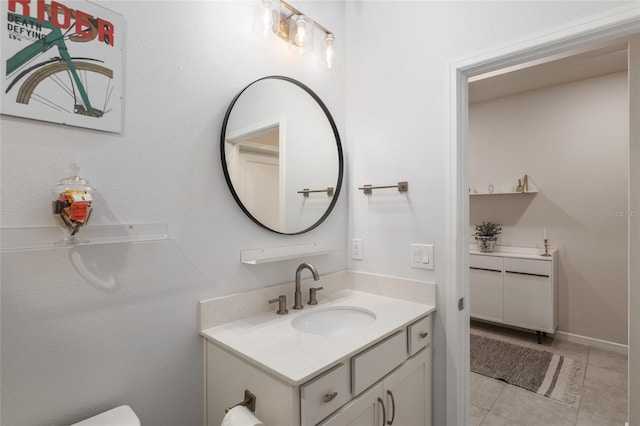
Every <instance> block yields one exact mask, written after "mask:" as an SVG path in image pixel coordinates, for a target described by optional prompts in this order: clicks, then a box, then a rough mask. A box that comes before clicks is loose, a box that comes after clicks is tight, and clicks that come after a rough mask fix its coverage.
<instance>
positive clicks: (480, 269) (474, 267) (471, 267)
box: [469, 266, 502, 272]
mask: <svg viewBox="0 0 640 426" xmlns="http://www.w3.org/2000/svg"><path fill="white" fill-rule="evenodd" d="M469 269H475V270H476V271H489V272H502V271H501V270H500V269H490V268H478V267H477V266H469Z"/></svg>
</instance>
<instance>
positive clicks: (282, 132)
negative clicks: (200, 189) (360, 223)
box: [220, 76, 343, 234]
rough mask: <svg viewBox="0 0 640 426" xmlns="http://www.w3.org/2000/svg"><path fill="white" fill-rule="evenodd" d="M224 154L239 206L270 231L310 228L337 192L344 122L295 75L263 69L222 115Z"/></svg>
mask: <svg viewBox="0 0 640 426" xmlns="http://www.w3.org/2000/svg"><path fill="white" fill-rule="evenodd" d="M220 155H221V158H222V167H223V169H224V175H225V179H226V180H227V184H228V185H229V189H230V190H231V193H232V194H233V197H234V198H235V200H236V202H237V203H238V205H239V206H240V208H241V209H242V210H243V211H244V212H245V213H246V214H247V215H248V216H249V217H250V218H251V219H252V220H253V221H254V222H256V223H257V224H258V225H260V226H262V227H264V228H267V229H269V230H271V231H274V232H277V233H280V234H300V233H303V232H306V231H309V230H311V229H313V228H315V227H316V226H318V225H319V224H320V223H322V221H324V220H325V219H326V218H327V216H328V215H329V213H330V212H331V210H332V209H333V207H334V205H335V203H336V201H337V199H338V194H339V193H340V186H341V184H342V174H343V158H342V146H341V144H340V136H339V135H338V129H337V128H336V125H335V122H334V121H333V118H332V117H331V114H330V112H329V110H328V109H327V107H326V106H325V105H324V103H323V102H322V100H321V99H320V98H319V97H318V96H317V95H316V94H315V93H314V92H313V91H312V90H311V89H309V88H308V87H307V86H305V85H304V84H302V83H300V82H299V81H296V80H293V79H291V78H288V77H282V76H270V77H264V78H261V79H259V80H256V81H254V82H253V83H251V84H249V85H248V86H247V87H245V88H244V89H243V90H242V91H241V92H240V93H238V95H237V96H236V97H235V98H234V100H233V101H232V102H231V105H230V106H229V109H228V110H227V114H226V116H225V119H224V124H223V126H222V134H221V140H220Z"/></svg>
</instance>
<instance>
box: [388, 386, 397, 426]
mask: <svg viewBox="0 0 640 426" xmlns="http://www.w3.org/2000/svg"><path fill="white" fill-rule="evenodd" d="M387 394H388V395H389V396H390V397H391V410H393V411H392V412H391V420H389V421H387V424H388V425H389V426H391V425H392V424H393V420H394V419H395V418H396V399H395V398H394V397H393V393H392V392H391V391H390V390H387Z"/></svg>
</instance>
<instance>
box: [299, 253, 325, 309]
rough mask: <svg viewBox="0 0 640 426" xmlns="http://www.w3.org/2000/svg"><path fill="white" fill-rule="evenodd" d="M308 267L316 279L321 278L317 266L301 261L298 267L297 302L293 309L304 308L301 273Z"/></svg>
mask: <svg viewBox="0 0 640 426" xmlns="http://www.w3.org/2000/svg"><path fill="white" fill-rule="evenodd" d="M303 269H308V270H310V271H311V273H312V274H313V279H314V281H318V280H319V279H320V275H318V271H317V270H316V267H315V266H313V265H312V264H310V263H301V264H300V266H298V269H296V294H295V303H294V305H293V309H302V308H303V306H302V292H301V291H300V275H302V270H303Z"/></svg>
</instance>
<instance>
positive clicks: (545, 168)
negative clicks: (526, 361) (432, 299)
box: [469, 72, 640, 344]
mask: <svg viewBox="0 0 640 426" xmlns="http://www.w3.org/2000/svg"><path fill="white" fill-rule="evenodd" d="M627 90H628V87H627V73H626V72H622V73H616V74H609V75H606V76H602V77H597V78H591V79H588V80H581V81H577V82H573V83H569V84H562V85H557V86H553V87H548V88H545V89H541V90H535V91H531V92H526V93H522V94H518V95H514V96H508V97H503V98H499V99H494V100H490V101H486V102H479V103H475V104H472V105H471V106H470V108H469V141H470V164H469V166H470V171H469V183H470V187H471V188H472V191H473V189H474V188H478V189H480V190H484V191H486V187H487V185H488V183H489V182H493V184H494V185H495V186H496V190H497V189H498V188H501V187H507V186H511V187H514V186H515V185H517V182H518V178H521V177H522V176H523V175H524V174H528V175H529V178H530V182H535V185H536V186H537V187H538V191H539V193H538V194H536V195H535V196H534V195H493V196H472V197H470V220H469V224H470V234H471V233H472V232H473V230H474V225H475V224H477V223H480V222H482V221H488V220H491V221H494V222H497V223H500V224H501V225H502V235H501V236H500V239H499V243H500V244H502V245H510V246H520V247H538V248H542V247H543V228H544V227H546V231H547V237H548V239H549V242H550V244H551V245H552V247H554V248H557V249H558V250H559V255H558V330H559V331H563V332H567V333H572V334H577V335H580V336H586V337H592V338H596V339H601V340H606V341H610V342H615V343H620V344H626V343H627V289H628V285H627V214H626V212H627V210H628V209H627V198H628V197H627V193H628V192H627V187H628V185H627V181H628V166H627V163H628V155H629V135H628V123H629V119H628V116H629V114H628V93H627ZM636 214H640V212H636ZM471 303H473V301H471Z"/></svg>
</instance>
